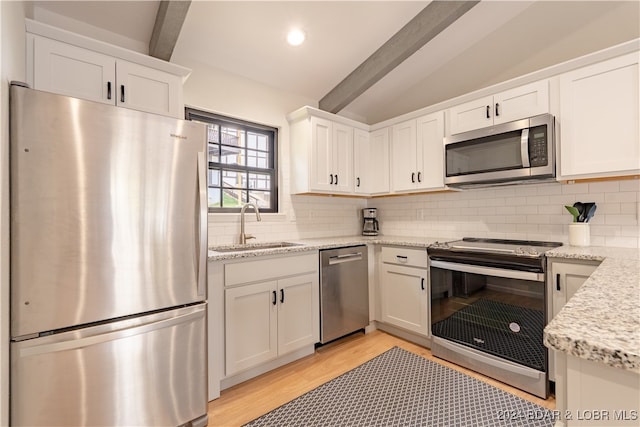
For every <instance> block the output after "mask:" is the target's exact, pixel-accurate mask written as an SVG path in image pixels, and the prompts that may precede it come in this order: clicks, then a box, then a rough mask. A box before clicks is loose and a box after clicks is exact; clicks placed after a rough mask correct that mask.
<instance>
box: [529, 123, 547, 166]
mask: <svg viewBox="0 0 640 427" xmlns="http://www.w3.org/2000/svg"><path fill="white" fill-rule="evenodd" d="M529 163H530V164H531V166H532V167H534V166H546V165H547V163H548V156H547V127H546V126H536V127H534V128H531V130H530V131H529Z"/></svg>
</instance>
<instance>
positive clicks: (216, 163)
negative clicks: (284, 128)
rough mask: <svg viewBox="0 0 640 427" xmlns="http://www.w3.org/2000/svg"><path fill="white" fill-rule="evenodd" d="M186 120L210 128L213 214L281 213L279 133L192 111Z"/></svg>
mask: <svg viewBox="0 0 640 427" xmlns="http://www.w3.org/2000/svg"><path fill="white" fill-rule="evenodd" d="M186 117H187V119H188V120H194V121H198V122H202V123H205V124H206V125H207V139H208V162H209V173H208V177H207V178H208V179H207V181H208V195H209V212H238V211H240V208H241V207H242V205H244V204H245V203H253V204H254V205H256V206H257V207H258V208H259V209H260V211H261V212H277V211H278V194H277V176H278V175H277V168H276V159H277V156H276V148H277V135H278V132H277V129H275V128H270V127H267V126H263V125H259V124H256V123H249V122H244V121H241V120H236V119H232V118H229V117H223V116H219V115H216V114H212V113H207V112H205V111H199V110H194V109H191V108H187V109H186Z"/></svg>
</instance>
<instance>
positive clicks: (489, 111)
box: [487, 105, 491, 119]
mask: <svg viewBox="0 0 640 427" xmlns="http://www.w3.org/2000/svg"><path fill="white" fill-rule="evenodd" d="M490 114H491V107H490V106H488V105H487V119H490V118H491V115H490Z"/></svg>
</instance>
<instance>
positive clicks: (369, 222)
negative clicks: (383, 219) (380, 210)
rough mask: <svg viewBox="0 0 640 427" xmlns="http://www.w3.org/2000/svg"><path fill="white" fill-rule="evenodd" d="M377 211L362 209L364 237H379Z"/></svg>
mask: <svg viewBox="0 0 640 427" xmlns="http://www.w3.org/2000/svg"><path fill="white" fill-rule="evenodd" d="M376 216H378V214H377V209H376V208H366V209H362V235H363V236H377V235H378V230H379V228H378V220H377V219H376Z"/></svg>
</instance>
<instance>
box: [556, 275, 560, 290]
mask: <svg viewBox="0 0 640 427" xmlns="http://www.w3.org/2000/svg"><path fill="white" fill-rule="evenodd" d="M559 290H560V275H559V274H556V291H559Z"/></svg>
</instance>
